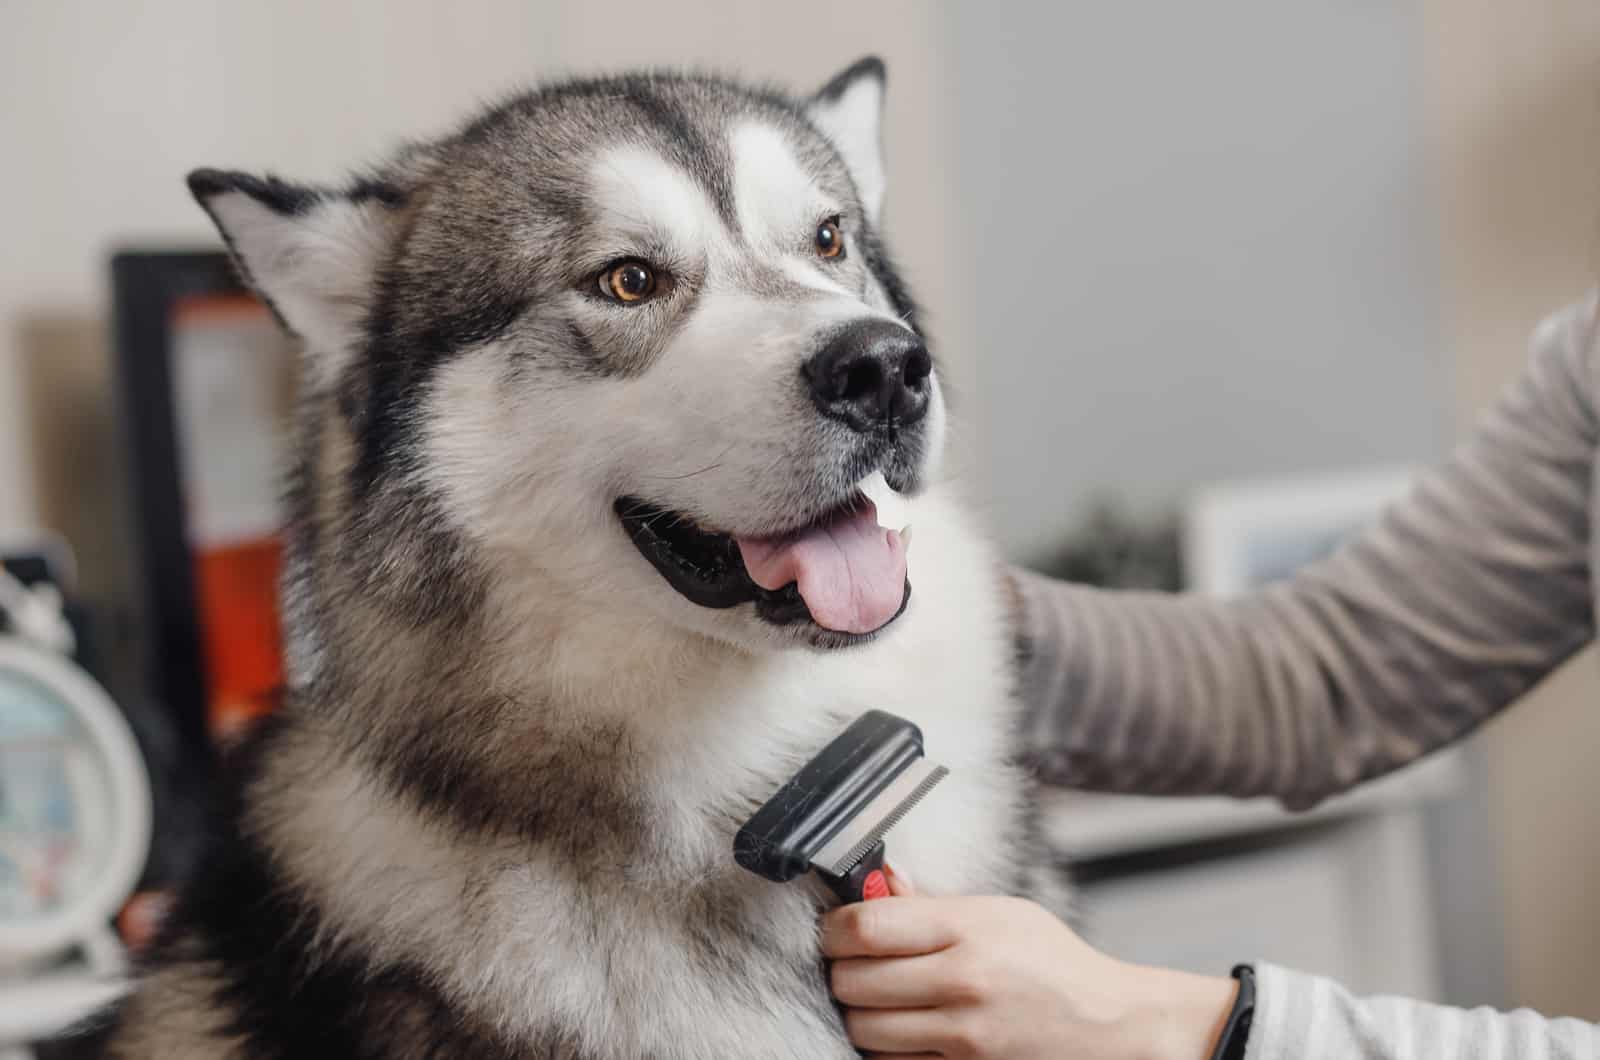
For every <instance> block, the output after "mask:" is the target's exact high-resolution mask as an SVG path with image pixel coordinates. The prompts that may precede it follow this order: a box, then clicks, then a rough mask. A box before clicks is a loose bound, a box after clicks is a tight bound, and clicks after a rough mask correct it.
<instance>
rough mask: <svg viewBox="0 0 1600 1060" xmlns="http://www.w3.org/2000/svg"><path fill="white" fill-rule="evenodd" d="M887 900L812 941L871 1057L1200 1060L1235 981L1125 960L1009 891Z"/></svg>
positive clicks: (829, 919)
mask: <svg viewBox="0 0 1600 1060" xmlns="http://www.w3.org/2000/svg"><path fill="white" fill-rule="evenodd" d="M890 882H891V890H892V891H893V894H894V896H893V897H889V898H882V899H878V900H876V901H871V902H859V903H855V904H853V905H847V906H844V907H841V908H839V909H836V910H834V911H833V912H830V913H829V914H827V916H825V917H824V918H823V922H822V950H823V953H824V954H825V955H827V956H828V957H831V958H833V967H832V971H831V980H832V988H833V993H834V996H835V997H836V998H838V1000H839V1001H840V1002H841V1003H842V1004H843V1005H845V1006H846V1009H845V1027H846V1029H847V1030H848V1032H849V1034H850V1040H851V1041H852V1042H853V1043H854V1044H855V1045H856V1046H857V1048H860V1049H863V1050H867V1051H868V1052H869V1053H870V1054H871V1055H873V1056H885V1057H898V1058H901V1060H912V1058H930V1057H946V1058H952V1060H956V1058H959V1060H991V1058H992V1060H1001V1058H1004V1060H1031V1058H1035V1057H1037V1058H1041V1060H1042V1058H1046V1057H1048V1058H1058V1057H1063V1056H1093V1057H1097V1058H1106V1060H1121V1058H1127V1060H1206V1058H1207V1057H1209V1056H1210V1055H1211V1053H1212V1051H1213V1050H1214V1049H1215V1047H1216V1040H1217V1037H1218V1035H1219V1034H1220V1033H1221V1030H1222V1026H1223V1023H1224V1022H1225V1021H1226V1019H1227V1016H1228V1012H1229V1010H1230V1009H1231V1008H1232V1006H1233V1001H1234V996H1235V993H1236V992H1237V989H1238V987H1237V984H1236V983H1235V982H1234V981H1233V980H1232V979H1224V978H1214V977H1207V976H1198V975H1189V974H1187V973H1183V972H1175V971H1170V970H1167V969H1162V968H1148V967H1143V966H1139V965H1133V964H1127V963H1124V962H1122V961H1118V960H1115V959H1113V958H1111V957H1107V956H1106V955H1104V954H1102V953H1100V952H1099V951H1097V950H1095V949H1094V948H1092V947H1091V946H1089V945H1088V944H1087V943H1085V942H1084V941H1083V940H1082V939H1080V938H1079V937H1078V936H1077V935H1076V934H1074V933H1073V931H1072V930H1071V929H1070V928H1069V927H1067V925H1065V924H1063V923H1062V922H1061V921H1060V920H1058V919H1057V918H1056V917H1054V916H1052V915H1051V914H1050V913H1049V912H1047V911H1046V910H1044V909H1043V908H1041V907H1040V906H1038V905H1036V904H1034V903H1032V902H1028V901H1024V900H1022V899H1018V898H925V897H918V896H915V895H914V894H913V893H912V891H911V888H910V887H909V885H908V883H907V882H906V880H905V878H904V876H896V875H891V876H890Z"/></svg>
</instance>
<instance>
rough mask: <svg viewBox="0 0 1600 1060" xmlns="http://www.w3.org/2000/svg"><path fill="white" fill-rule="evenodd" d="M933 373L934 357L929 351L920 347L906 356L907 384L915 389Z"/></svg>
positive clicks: (905, 374)
mask: <svg viewBox="0 0 1600 1060" xmlns="http://www.w3.org/2000/svg"><path fill="white" fill-rule="evenodd" d="M932 374H933V358H932V357H931V356H930V355H929V354H928V351H927V350H925V349H922V348H921V347H918V348H917V349H915V350H913V351H912V352H911V356H909V357H907V358H906V367H905V372H904V375H903V378H904V379H905V381H906V386H908V387H911V388H912V389H913V390H914V389H916V388H917V387H918V386H920V385H922V381H923V380H924V379H926V378H928V376H930V375H932Z"/></svg>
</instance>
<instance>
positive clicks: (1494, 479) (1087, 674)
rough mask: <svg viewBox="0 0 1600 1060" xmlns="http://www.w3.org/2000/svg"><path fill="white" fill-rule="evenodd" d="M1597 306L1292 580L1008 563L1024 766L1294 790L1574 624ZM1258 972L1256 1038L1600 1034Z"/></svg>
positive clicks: (1594, 414) (1587, 572) (1473, 1043)
mask: <svg viewBox="0 0 1600 1060" xmlns="http://www.w3.org/2000/svg"><path fill="white" fill-rule="evenodd" d="M1596 314H1597V300H1596V298H1595V297H1593V296H1591V297H1590V298H1589V299H1587V300H1586V301H1584V302H1583V303H1581V304H1578V305H1574V306H1571V307H1569V308H1568V309H1566V310H1564V311H1562V312H1561V313H1559V314H1556V315H1555V316H1553V317H1551V318H1549V319H1548V320H1546V321H1545V322H1544V323H1543V324H1541V325H1540V327H1539V329H1538V331H1537V332H1536V334H1535V336H1534V340H1533V352H1532V359H1531V362H1530V364H1529V366H1528V368H1527V370H1526V372H1525V373H1524V375H1523V377H1522V378H1521V379H1520V381H1519V382H1518V383H1517V384H1516V385H1515V386H1514V387H1512V389H1511V390H1510V391H1509V392H1508V393H1507V394H1505V395H1504V396H1503V397H1502V398H1501V400H1500V401H1499V403H1498V404H1497V405H1496V406H1495V408H1494V409H1493V410H1492V411H1491V412H1490V413H1489V414H1488V416H1487V417H1486V418H1485V419H1484V421H1483V422H1482V423H1481V424H1480V425H1479V426H1478V427H1477V429H1476V431H1475V432H1474V433H1473V434H1472V436H1471V437H1470V438H1469V439H1468V440H1467V441H1466V442H1465V443H1464V444H1463V445H1462V446H1461V447H1460V448H1459V450H1458V451H1457V452H1456V453H1455V455H1454V456H1453V457H1452V459H1451V460H1450V461H1449V462H1448V463H1446V464H1445V465H1444V466H1443V467H1442V468H1440V469H1438V470H1437V471H1435V472H1433V473H1432V474H1430V475H1428V476H1426V477H1425V478H1424V480H1423V481H1422V482H1421V483H1420V484H1419V485H1418V486H1417V487H1416V488H1415V489H1414V491H1413V492H1412V494H1411V496H1410V497H1408V498H1407V499H1406V500H1404V501H1403V502H1401V503H1399V504H1398V505H1396V506H1394V507H1393V508H1392V509H1390V510H1389V511H1388V512H1387V513H1386V514H1385V515H1384V517H1383V518H1382V519H1381V520H1380V521H1379V523H1378V524H1377V525H1375V526H1374V527H1373V528H1372V529H1370V530H1369V531H1367V532H1365V533H1363V534H1361V535H1359V537H1358V538H1357V539H1355V540H1353V541H1351V542H1350V543H1348V544H1347V545H1346V546H1344V547H1343V548H1342V549H1341V550H1340V551H1339V552H1338V553H1337V554H1335V555H1334V556H1332V557H1330V558H1329V559H1327V560H1324V561H1323V562H1321V563H1319V564H1317V565H1315V566H1313V567H1311V568H1308V569H1307V570H1305V571H1304V572H1302V573H1301V574H1299V575H1297V576H1296V577H1294V578H1293V579H1291V580H1289V581H1287V582H1283V583H1280V584H1277V585H1273V586H1270V587H1267V588H1264V589H1262V590H1259V591H1257V592H1255V593H1254V594H1253V595H1250V596H1247V597H1244V598H1240V599H1238V600H1230V601H1227V602H1219V601H1214V600H1206V599H1199V598H1195V597H1186V596H1168V595H1162V594H1151V593H1126V592H1104V591H1097V590H1093V589H1087V588H1083V587H1080V586H1071V585H1066V584H1064V583H1058V582H1052V581H1048V580H1045V579H1042V578H1039V577H1036V576H1033V575H1029V574H1022V573H1018V574H1017V577H1016V587H1017V590H1018V592H1019V594H1020V600H1019V603H1020V605H1021V608H1022V614H1023V624H1022V629H1023V634H1024V643H1023V647H1024V659H1025V665H1024V693H1025V698H1026V700H1027V702H1028V704H1029V711H1028V715H1027V717H1026V719H1025V726H1026V728H1025V733H1026V738H1027V746H1028V747H1029V748H1030V750H1031V753H1032V754H1033V756H1034V758H1035V760H1036V761H1035V764H1036V765H1037V767H1038V769H1039V770H1040V771H1041V772H1042V773H1043V774H1044V776H1045V777H1046V778H1048V779H1049V780H1051V781H1053V782H1055V783H1059V784H1062V785H1066V786H1071V787H1079V788H1094V789H1100V790H1107V791H1122V792H1142V793H1147V794H1154V793H1167V794H1185V793H1192V794H1202V793H1203V794H1216V793H1225V794H1229V795H1238V796H1248V795H1272V796H1276V797H1277V798H1279V799H1280V800H1282V801H1283V803H1285V804H1286V805H1287V806H1289V807H1291V808H1305V807H1309V806H1311V805H1313V804H1315V803H1316V802H1318V801H1319V800H1321V799H1324V798H1326V797H1327V796H1329V795H1332V794H1335V793H1337V792H1340V791H1343V790H1345V789H1346V788H1349V787H1351V786H1352V785H1355V784H1359V783H1360V782H1361V781H1363V780H1366V779H1369V778H1371V777H1375V776H1378V775H1379V774H1382V773H1385V772H1388V771H1390V770H1393V769H1396V768H1398V767H1399V766H1402V765H1404V764H1406V763H1407V762H1410V761H1412V760H1413V759H1415V758H1417V757H1418V756H1420V755H1424V754H1427V753H1428V752H1429V751H1432V750H1435V749H1437V748H1440V747H1443V746H1445V745H1446V744H1448V743H1450V742H1451V741H1453V740H1456V739H1459V738H1460V737H1462V736H1463V735H1465V734H1466V733H1469V732H1471V731H1472V730H1473V729H1474V728H1475V727H1477V726H1478V725H1479V724H1481V723H1482V722H1483V721H1484V720H1485V719H1487V718H1489V717H1490V716H1492V715H1493V714H1494V713H1495V712H1497V711H1499V710H1501V709H1502V708H1504V707H1505V706H1507V705H1508V704H1510V703H1512V702H1513V701H1515V700H1516V699H1517V697H1518V696H1520V695H1521V694H1522V693H1523V692H1525V691H1527V690H1528V689H1529V688H1531V687H1532V686H1533V685H1534V684H1536V683H1537V682H1538V681H1539V680H1540V679H1541V678H1543V677H1544V676H1545V675H1546V674H1548V673H1550V672H1551V671H1552V670H1553V669H1555V668H1556V667H1557V666H1558V665H1559V664H1560V663H1561V662H1562V661H1563V660H1564V659H1566V658H1567V657H1568V656H1570V655H1572V654H1573V653H1574V652H1576V651H1577V650H1578V649H1580V648H1581V647H1583V646H1584V645H1585V644H1587V643H1588V642H1589V640H1590V639H1591V638H1592V637H1593V635H1594V631H1595V608H1596V584H1595V579H1594V578H1593V576H1592V574H1591V572H1592V571H1593V570H1594V568H1595V561H1596V559H1597V554H1596V549H1597V548H1600V538H1597V537H1596V536H1595V535H1593V534H1591V530H1590V527H1591V523H1592V522H1593V520H1594V519H1595V517H1596V508H1595V505H1596V501H1597V498H1596V497H1595V496H1594V495H1593V490H1594V480H1595V475H1596V473H1597V461H1596V458H1597V451H1600V341H1597V324H1596ZM1241 956H1248V955H1241ZM1257 976H1258V988H1259V989H1258V1008H1257V1015H1256V1021H1255V1029H1254V1030H1253V1031H1252V1034H1251V1044H1250V1049H1249V1053H1248V1056H1249V1057H1250V1058H1251V1060H1279V1058H1284V1060H1287V1058H1290V1057H1293V1058H1296V1060H1315V1058H1323V1057H1327V1058H1334V1057H1338V1058H1345V1057H1372V1058H1384V1060H1389V1058H1395V1060H1399V1058H1402V1057H1417V1058H1432V1057H1463V1058H1469V1057H1473V1058H1484V1060H1488V1058H1512V1057H1515V1058H1519V1060H1521V1058H1536V1057H1537V1058H1543V1057H1579V1056H1600V1028H1596V1027H1595V1026H1592V1025H1590V1024H1587V1023H1583V1022H1580V1021H1576V1020H1555V1019H1544V1018H1542V1017H1539V1016H1537V1015H1534V1014H1533V1013H1530V1012H1526V1011H1522V1012H1517V1013H1512V1014H1499V1013H1495V1012H1493V1011H1490V1010H1487V1009H1483V1010H1474V1011H1471V1012H1467V1011H1462V1010H1454V1009H1448V1008H1441V1007H1438V1006H1433V1005H1427V1004H1423V1003H1420V1002H1414V1001H1405V1000H1399V999H1392V998H1380V999H1371V1000H1358V999H1355V998H1353V997H1351V996H1350V994H1349V993H1347V992H1346V991H1344V990H1343V989H1341V988H1340V987H1338V986H1337V985H1335V984H1333V983H1330V982H1328V981H1326V980H1323V979H1318V978H1316V977H1312V976H1307V975H1302V974H1298V973H1294V972H1290V971H1287V970H1285V969H1281V968H1276V967H1273V966H1270V965H1261V966H1258V968H1257Z"/></svg>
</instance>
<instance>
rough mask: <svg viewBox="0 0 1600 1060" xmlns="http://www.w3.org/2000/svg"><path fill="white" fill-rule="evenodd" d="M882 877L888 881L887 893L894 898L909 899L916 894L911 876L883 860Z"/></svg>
mask: <svg viewBox="0 0 1600 1060" xmlns="http://www.w3.org/2000/svg"><path fill="white" fill-rule="evenodd" d="M883 875H884V877H885V878H886V879H888V881H889V893H890V894H892V895H894V896H895V897H896V898H910V897H911V896H912V895H914V894H916V893H917V888H916V885H915V884H913V883H912V882H911V874H910V873H908V872H905V871H904V870H902V869H899V868H897V867H896V866H895V864H894V862H892V861H889V860H887V859H885V860H884V863H883Z"/></svg>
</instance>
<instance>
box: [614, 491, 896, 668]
mask: <svg viewBox="0 0 1600 1060" xmlns="http://www.w3.org/2000/svg"><path fill="white" fill-rule="evenodd" d="M615 508H616V512H617V516H618V517H619V518H620V519H621V520H622V525H623V528H624V529H625V530H627V532H628V536H629V537H630V538H631V539H632V540H633V543H634V546H635V547H636V548H638V550H639V551H640V552H641V553H643V554H644V557H645V559H647V560H649V561H650V563H651V565H653V566H654V567H655V568H656V570H658V571H660V572H661V575H662V577H664V578H666V580H667V582H668V583H669V584H670V585H671V586H672V587H673V588H674V589H676V590H677V591H678V592H679V593H680V594H681V595H682V596H684V597H685V598H686V599H688V600H689V601H690V602H691V603H695V604H698V605H700V606H701V607H714V608H727V607H735V606H737V605H739V604H743V603H749V602H754V604H755V605H756V613H757V614H758V615H760V616H761V618H762V619H764V620H765V621H767V622H770V623H772V624H773V625H779V626H786V625H791V624H794V623H797V622H810V623H813V624H815V625H816V626H818V627H820V628H821V629H823V630H827V631H829V632H831V633H835V634H840V635H842V636H843V637H845V638H857V637H865V636H870V635H872V634H874V633H876V632H877V631H879V630H881V629H882V628H883V627H884V626H887V625H888V624H889V623H890V622H893V621H894V620H895V619H896V618H898V617H899V616H900V614H901V612H903V611H904V610H905V607H906V604H907V603H908V602H909V601H910V599H911V583H910V581H909V580H907V578H906V543H905V540H904V539H903V538H902V537H901V534H900V532H899V531H897V530H892V529H885V528H884V527H882V526H880V525H878V515H877V509H876V507H875V506H874V505H873V503H872V501H871V500H869V499H867V498H866V497H865V496H863V495H860V494H858V495H857V496H855V497H853V498H851V500H850V501H848V502H846V503H845V504H843V505H840V506H839V507H838V508H835V509H833V510H832V511H830V512H828V513H827V514H825V515H824V516H822V517H821V518H819V519H817V520H816V521H815V522H812V523H809V524H807V525H805V526H802V527H798V528H796V529H794V530H791V531H789V532H787V533H784V534H780V535H777V536H773V537H735V536H734V535H732V534H724V533H718V532H716V531H711V530H706V529H702V528H701V527H699V526H697V525H696V524H695V523H694V522H693V521H692V520H690V519H689V518H688V517H687V516H684V515H681V514H679V513H677V512H673V511H670V510H668V509H666V508H662V507H659V506H657V505H654V504H651V503H649V502H647V501H643V500H640V499H638V498H636V497H622V498H619V499H618V500H617V502H616V505H615Z"/></svg>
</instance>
